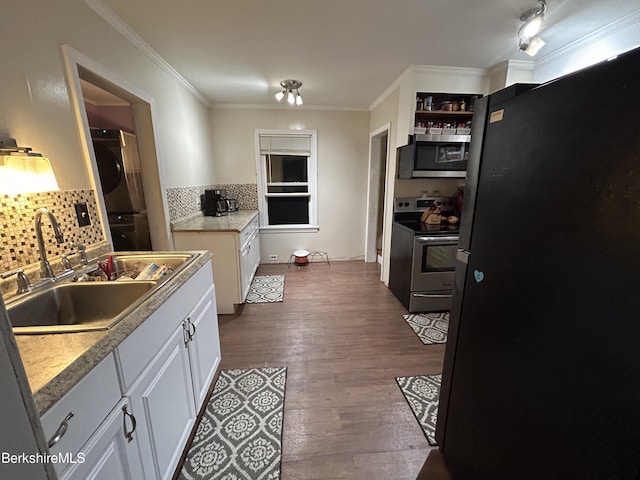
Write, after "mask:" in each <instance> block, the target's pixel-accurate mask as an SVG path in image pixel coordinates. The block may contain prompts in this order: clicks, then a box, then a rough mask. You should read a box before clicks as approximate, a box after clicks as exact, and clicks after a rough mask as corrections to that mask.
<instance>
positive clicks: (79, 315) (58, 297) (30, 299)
mask: <svg viewBox="0 0 640 480" xmlns="http://www.w3.org/2000/svg"><path fill="white" fill-rule="evenodd" d="M109 256H111V257H112V259H113V264H114V270H115V272H116V276H117V277H122V276H130V277H132V278H135V277H136V276H137V275H138V274H139V273H140V271H142V269H144V268H145V267H146V266H147V265H148V264H150V263H155V264H157V265H158V266H163V265H166V266H167V267H170V268H169V273H168V274H167V275H166V276H164V277H162V278H159V279H158V280H155V281H151V280H149V281H141V280H135V281H112V282H82V281H78V282H74V281H71V279H70V278H68V279H67V280H66V281H65V280H63V281H61V283H51V284H50V285H47V286H45V287H44V288H42V289H40V290H36V291H34V292H30V293H25V294H22V295H20V296H17V297H14V298H13V299H11V300H10V301H8V302H7V305H6V306H7V312H8V313H9V318H10V320H11V324H12V326H13V332H14V333H15V334H16V335H20V334H43V333H71V332H86V331H92V330H108V329H109V328H112V327H114V326H115V325H116V324H117V323H118V322H119V321H120V320H122V319H123V318H124V317H125V316H126V315H127V314H128V313H130V312H132V311H133V310H134V309H135V308H136V307H137V306H138V305H140V304H141V303H142V302H143V301H144V300H145V299H146V298H148V297H149V296H150V295H152V294H153V293H154V292H155V291H157V290H158V289H159V288H161V287H162V286H163V285H164V284H165V283H166V282H167V281H168V280H169V279H170V278H171V277H172V276H173V275H175V273H177V272H178V271H180V270H182V269H183V268H185V267H186V266H188V265H189V264H190V263H191V261H193V260H194V259H195V258H196V257H197V254H191V253H180V252H176V253H173V252H164V253H163V252H148V253H147V252H145V253H121V252H117V253H116V252H114V253H111V254H109V255H104V256H102V257H100V258H99V259H97V261H102V262H104V261H106V259H107V258H108V257H109ZM92 271H97V267H96V264H95V263H93V264H92V265H90V266H88V267H84V268H81V269H79V270H77V271H76V275H75V277H74V278H75V279H78V278H80V279H82V278H81V277H83V276H84V275H83V274H84V273H89V274H91V272H92Z"/></svg>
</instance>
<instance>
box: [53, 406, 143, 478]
mask: <svg viewBox="0 0 640 480" xmlns="http://www.w3.org/2000/svg"><path fill="white" fill-rule="evenodd" d="M128 402H129V399H128V398H126V397H125V398H123V399H122V400H121V401H120V402H119V403H118V405H117V406H116V407H115V408H114V409H113V410H112V411H111V413H110V414H109V415H108V416H107V418H106V419H105V420H104V422H103V423H102V424H101V425H100V427H99V428H98V430H96V432H95V433H94V434H93V435H92V436H91V438H90V439H89V441H88V442H87V443H86V444H85V445H84V446H83V447H82V449H81V451H80V453H79V454H78V455H77V456H76V457H75V458H74V459H73V460H74V461H75V462H77V463H74V464H73V465H72V466H71V467H70V468H68V469H67V470H66V471H65V474H64V475H62V476H61V477H60V478H61V480H87V479H96V480H113V479H116V478H117V479H122V480H139V479H144V478H145V476H144V473H143V471H142V461H141V459H140V450H139V446H138V432H137V431H136V428H134V427H135V423H134V422H135V420H133V418H135V417H132V416H131V414H130V404H129V403H128ZM125 406H126V408H127V412H129V414H127V413H125V411H124V410H123V407H125ZM125 429H126V430H125ZM127 433H129V434H130V440H129V439H128V438H127Z"/></svg>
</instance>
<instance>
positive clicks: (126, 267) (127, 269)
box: [98, 252, 195, 278]
mask: <svg viewBox="0 0 640 480" xmlns="http://www.w3.org/2000/svg"><path fill="white" fill-rule="evenodd" d="M109 256H111V257H112V258H113V263H114V266H115V272H116V275H117V276H118V277H120V276H130V277H132V278H135V277H136V276H137V275H138V274H139V273H140V272H141V271H142V269H144V267H146V266H147V265H148V264H150V263H155V264H156V265H158V266H160V267H161V266H163V265H166V266H167V267H169V268H170V269H171V270H172V271H173V273H175V272H176V271H177V270H180V269H181V268H183V267H184V266H186V265H187V264H188V263H189V261H190V260H191V259H192V258H194V257H195V255H193V254H191V253H156V252H152V253H144V254H136V253H131V254H128V253H126V254H121V253H111V254H109V255H103V256H102V257H100V258H99V259H98V261H101V262H105V261H106V259H107V258H108V257H109ZM169 276H170V275H169Z"/></svg>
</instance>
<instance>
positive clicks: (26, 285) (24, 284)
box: [0, 268, 31, 293]
mask: <svg viewBox="0 0 640 480" xmlns="http://www.w3.org/2000/svg"><path fill="white" fill-rule="evenodd" d="M14 275H17V281H18V291H17V292H16V293H25V292H28V291H29V290H31V282H30V281H29V277H27V276H26V275H25V273H24V270H23V269H21V268H18V269H16V270H12V271H10V272H5V273H3V274H1V275H0V277H2V279H7V278H9V277H12V276H14Z"/></svg>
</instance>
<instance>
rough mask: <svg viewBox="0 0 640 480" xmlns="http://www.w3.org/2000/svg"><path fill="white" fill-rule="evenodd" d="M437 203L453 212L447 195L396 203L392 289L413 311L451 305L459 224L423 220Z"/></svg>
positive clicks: (449, 306) (390, 272) (390, 279)
mask: <svg viewBox="0 0 640 480" xmlns="http://www.w3.org/2000/svg"><path fill="white" fill-rule="evenodd" d="M434 202H438V203H439V204H440V205H442V206H443V210H445V211H449V212H451V213H453V211H454V208H455V206H454V205H453V204H452V203H451V199H449V198H446V197H419V198H398V199H396V200H395V204H394V222H393V228H392V232H391V256H390V262H391V263H390V270H389V288H390V289H391V291H392V292H393V293H394V295H395V296H396V297H397V298H398V300H400V302H402V304H403V305H404V306H405V307H406V308H407V310H409V312H411V313H416V312H440V311H445V310H449V309H450V308H451V295H452V289H453V275H454V270H455V256H456V251H457V245H458V239H459V237H458V225H459V224H454V225H451V224H448V223H441V224H439V225H428V224H425V223H422V222H420V217H421V215H422V213H423V212H424V211H425V210H426V209H428V208H430V207H431V205H432V204H433V203H434Z"/></svg>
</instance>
